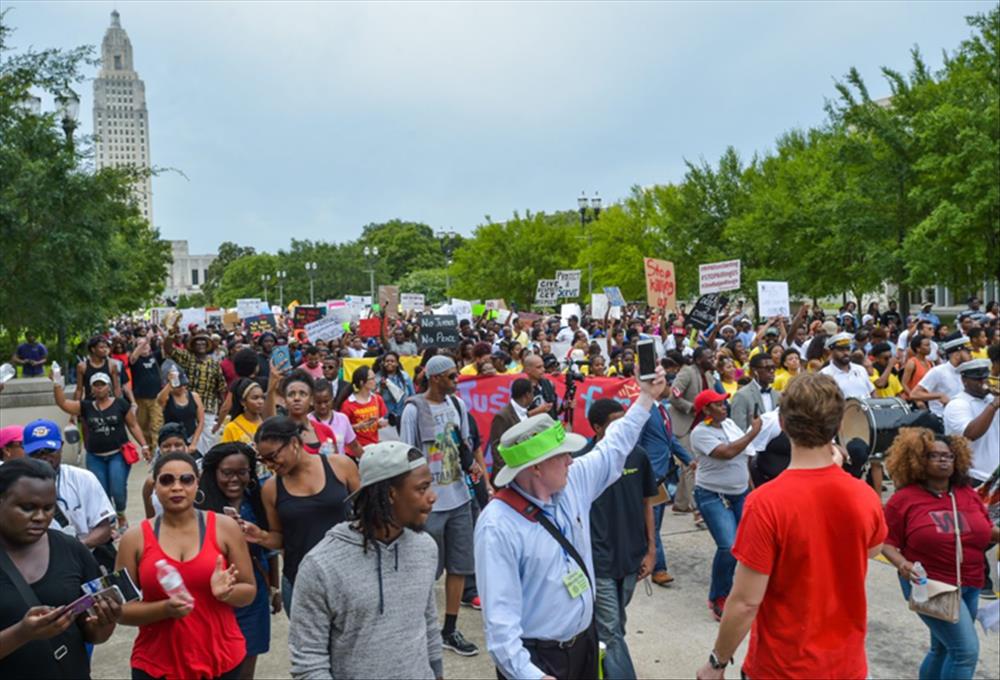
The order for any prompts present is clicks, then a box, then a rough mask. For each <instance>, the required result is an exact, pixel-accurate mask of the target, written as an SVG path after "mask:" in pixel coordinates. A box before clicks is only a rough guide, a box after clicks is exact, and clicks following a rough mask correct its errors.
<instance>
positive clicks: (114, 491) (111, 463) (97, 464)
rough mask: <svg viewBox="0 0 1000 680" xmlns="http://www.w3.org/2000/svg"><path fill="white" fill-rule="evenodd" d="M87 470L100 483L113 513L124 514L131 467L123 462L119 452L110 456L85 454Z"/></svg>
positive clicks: (123, 459)
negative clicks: (113, 509)
mask: <svg viewBox="0 0 1000 680" xmlns="http://www.w3.org/2000/svg"><path fill="white" fill-rule="evenodd" d="M87 469H88V470H90V471H91V472H93V473H94V476H95V477H97V481H98V482H100V483H101V487H102V488H103V489H104V492H105V493H106V494H108V497H109V498H110V499H111V503H112V504H113V505H114V506H115V511H116V512H118V513H120V514H125V501H126V500H127V496H128V473H129V470H131V469H132V466H131V465H129V464H128V463H126V462H125V458H123V457H122V453H121V451H119V452H118V453H115V454H114V455H111V456H98V455H95V454H93V453H88V454H87Z"/></svg>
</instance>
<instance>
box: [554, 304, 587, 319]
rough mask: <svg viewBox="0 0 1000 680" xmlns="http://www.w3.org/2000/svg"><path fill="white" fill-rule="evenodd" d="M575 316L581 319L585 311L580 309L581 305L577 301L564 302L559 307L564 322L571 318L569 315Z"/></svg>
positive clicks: (560, 316)
mask: <svg viewBox="0 0 1000 680" xmlns="http://www.w3.org/2000/svg"><path fill="white" fill-rule="evenodd" d="M571 316H575V317H576V318H577V320H578V321H579V320H580V318H581V317H583V312H582V311H581V310H580V305H578V304H576V303H575V302H570V303H564V304H563V305H562V306H560V307H559V318H560V319H562V320H563V323H566V321H567V320H568V319H569V317H571Z"/></svg>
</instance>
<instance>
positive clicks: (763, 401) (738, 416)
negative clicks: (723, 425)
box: [729, 352, 781, 430]
mask: <svg viewBox="0 0 1000 680" xmlns="http://www.w3.org/2000/svg"><path fill="white" fill-rule="evenodd" d="M774 370H775V366H774V359H772V358H771V355H770V354H768V353H767V352H761V353H759V354H754V355H753V356H752V357H750V373H751V375H753V380H751V381H750V382H749V383H748V384H746V385H744V386H743V387H741V388H740V389H738V390H737V391H736V394H734V395H733V400H732V402H731V403H730V407H729V417H730V418H732V419H733V422H735V423H736V424H737V425H739V426H740V429H742V430H747V429H749V427H750V421H752V420H753V414H754V410H755V409H756V410H757V411H758V412H759V413H760V414H764V413H767V412H769V411H773V410H774V409H776V408H778V404H779V402H780V401H781V393H780V392H778V391H777V390H774V389H772V388H771V383H773V382H774Z"/></svg>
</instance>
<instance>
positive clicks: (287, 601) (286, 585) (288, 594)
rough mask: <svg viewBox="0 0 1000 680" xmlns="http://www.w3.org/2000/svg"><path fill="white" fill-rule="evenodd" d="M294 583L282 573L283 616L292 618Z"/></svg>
mask: <svg viewBox="0 0 1000 680" xmlns="http://www.w3.org/2000/svg"><path fill="white" fill-rule="evenodd" d="M294 588H295V586H294V584H293V583H292V582H291V581H289V580H288V577H287V576H285V575H284V574H282V575H281V604H283V605H284V606H285V616H287V617H288V618H292V591H293V589H294Z"/></svg>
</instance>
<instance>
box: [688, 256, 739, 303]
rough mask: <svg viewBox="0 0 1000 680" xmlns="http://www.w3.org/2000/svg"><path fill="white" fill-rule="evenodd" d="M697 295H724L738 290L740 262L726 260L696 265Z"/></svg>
mask: <svg viewBox="0 0 1000 680" xmlns="http://www.w3.org/2000/svg"><path fill="white" fill-rule="evenodd" d="M698 287H699V289H700V290H701V292H700V293H699V295H708V294H709V293H724V292H726V291H727V290H739V288H740V261H739V260H726V261H725V262H713V263H711V264H700V265H698Z"/></svg>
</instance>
